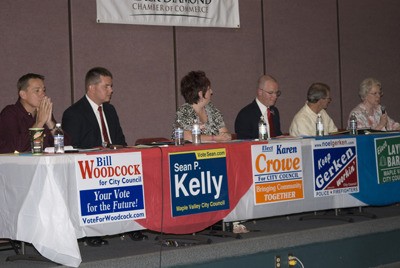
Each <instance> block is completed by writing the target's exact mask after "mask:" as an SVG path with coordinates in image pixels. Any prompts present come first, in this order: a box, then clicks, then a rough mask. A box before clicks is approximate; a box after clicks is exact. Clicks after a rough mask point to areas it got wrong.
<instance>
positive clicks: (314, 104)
mask: <svg viewBox="0 0 400 268" xmlns="http://www.w3.org/2000/svg"><path fill="white" fill-rule="evenodd" d="M331 101H332V98H331V97H330V88H329V86H328V85H326V84H324V83H313V84H312V85H311V86H310V87H309V89H308V92H307V102H306V104H305V105H304V106H303V108H301V109H300V111H298V112H297V114H296V115H295V116H294V118H293V121H292V124H290V128H289V133H290V135H291V136H315V135H316V130H315V123H316V122H317V117H318V114H320V115H321V118H322V123H323V124H324V132H325V135H327V134H328V133H332V132H336V131H337V130H338V129H337V127H336V126H335V123H334V122H333V120H332V118H331V117H330V116H329V115H328V113H327V112H326V111H325V110H326V108H328V106H329V103H331Z"/></svg>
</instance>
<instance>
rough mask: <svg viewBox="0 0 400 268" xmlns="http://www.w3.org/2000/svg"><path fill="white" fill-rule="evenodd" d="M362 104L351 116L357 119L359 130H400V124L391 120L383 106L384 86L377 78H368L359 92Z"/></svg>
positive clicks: (362, 83) (361, 85)
mask: <svg viewBox="0 0 400 268" xmlns="http://www.w3.org/2000/svg"><path fill="white" fill-rule="evenodd" d="M358 95H359V96H360V98H361V100H362V102H361V103H360V104H358V105H357V106H356V107H355V108H354V109H353V110H352V111H351V112H350V114H349V120H350V116H351V115H352V114H353V113H354V114H355V115H356V117H357V128H358V129H374V130H400V124H399V123H398V122H395V121H394V120H393V119H391V118H390V117H389V116H388V115H387V113H386V111H385V108H384V107H383V106H382V105H381V98H382V96H383V91H382V85H381V83H380V82H379V81H378V80H376V79H375V78H366V79H364V80H363V81H362V82H361V84H360V89H359V91H358Z"/></svg>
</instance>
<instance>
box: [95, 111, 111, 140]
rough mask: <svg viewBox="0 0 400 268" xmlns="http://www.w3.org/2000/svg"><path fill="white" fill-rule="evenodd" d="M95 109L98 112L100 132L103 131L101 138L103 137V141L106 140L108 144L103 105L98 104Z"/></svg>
mask: <svg viewBox="0 0 400 268" xmlns="http://www.w3.org/2000/svg"><path fill="white" fill-rule="evenodd" d="M97 110H98V111H99V113H100V122H101V132H102V133H103V139H104V142H107V145H108V144H110V138H109V137H108V133H107V128H106V123H105V122H104V117H103V107H102V106H99V108H97Z"/></svg>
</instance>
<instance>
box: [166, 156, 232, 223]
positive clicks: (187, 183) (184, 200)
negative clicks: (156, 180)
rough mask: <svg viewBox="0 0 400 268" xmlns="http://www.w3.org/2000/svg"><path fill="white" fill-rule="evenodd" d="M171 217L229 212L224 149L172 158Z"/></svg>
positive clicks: (170, 161) (170, 157)
mask: <svg viewBox="0 0 400 268" xmlns="http://www.w3.org/2000/svg"><path fill="white" fill-rule="evenodd" d="M169 163H170V167H169V168H170V182H171V202H172V216H173V217H176V216H183V215H191V214H197V213H204V212H209V211H218V210H224V209H229V190H228V178H227V172H226V152H225V148H222V149H210V150H198V151H192V152H184V153H172V154H170V155H169Z"/></svg>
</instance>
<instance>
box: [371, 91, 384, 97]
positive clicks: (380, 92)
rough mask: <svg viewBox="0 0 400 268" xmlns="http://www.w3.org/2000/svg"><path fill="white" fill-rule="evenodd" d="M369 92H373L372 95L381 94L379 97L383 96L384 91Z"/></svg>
mask: <svg viewBox="0 0 400 268" xmlns="http://www.w3.org/2000/svg"><path fill="white" fill-rule="evenodd" d="M368 94H371V95H373V96H375V97H376V96H379V97H382V96H383V92H382V91H379V92H374V93H372V92H369V93H368Z"/></svg>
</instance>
